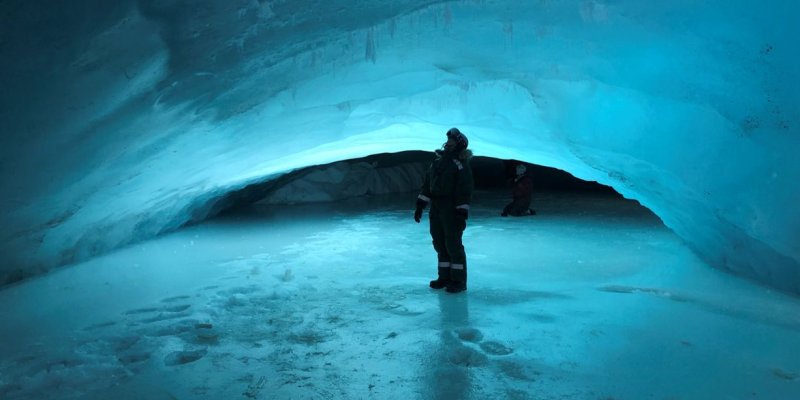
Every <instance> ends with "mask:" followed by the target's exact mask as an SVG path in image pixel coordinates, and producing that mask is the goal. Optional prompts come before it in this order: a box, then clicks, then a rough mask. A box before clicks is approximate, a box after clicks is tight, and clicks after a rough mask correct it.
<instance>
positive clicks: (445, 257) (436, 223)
mask: <svg viewBox="0 0 800 400" xmlns="http://www.w3.org/2000/svg"><path fill="white" fill-rule="evenodd" d="M428 219H429V220H430V230H431V238H432V239H433V249H434V250H436V257H437V259H438V260H439V267H438V273H439V276H438V277H437V278H436V279H435V280H432V281H431V282H430V287H432V288H434V289H441V288H443V287H445V286H447V284H448V283H449V282H450V266H451V264H450V255H449V254H448V252H447V246H446V245H445V233H444V226H443V224H442V219H441V212H440V210H439V206H438V205H437V204H436V203H435V201H434V202H432V204H431V211H430V214H428Z"/></svg>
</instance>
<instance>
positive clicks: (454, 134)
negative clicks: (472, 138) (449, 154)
mask: <svg viewBox="0 0 800 400" xmlns="http://www.w3.org/2000/svg"><path fill="white" fill-rule="evenodd" d="M467 146H469V140H468V139H467V136H466V135H464V134H463V133H461V131H459V130H458V128H450V129H449V130H448V131H447V142H446V143H445V144H444V148H445V150H452V151H455V152H459V151H462V150H465V149H466V148H467Z"/></svg>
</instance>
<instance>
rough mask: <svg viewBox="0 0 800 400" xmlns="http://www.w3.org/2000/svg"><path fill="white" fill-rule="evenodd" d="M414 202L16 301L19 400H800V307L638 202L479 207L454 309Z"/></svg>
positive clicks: (238, 237) (261, 235)
mask: <svg viewBox="0 0 800 400" xmlns="http://www.w3.org/2000/svg"><path fill="white" fill-rule="evenodd" d="M413 198H414V194H413V193H409V194H408V196H402V197H395V198H393V199H392V198H387V197H383V198H373V200H372V201H369V200H366V199H355V200H352V201H350V202H347V203H338V204H328V205H312V206H293V207H286V206H278V207H267V208H264V209H262V210H261V212H260V213H258V214H239V215H236V216H229V217H226V218H223V219H217V220H214V221H210V222H208V223H205V224H202V225H199V226H194V227H192V228H188V229H185V230H181V231H179V232H176V233H174V234H171V235H167V236H164V237H161V238H159V239H156V240H154V241H149V242H143V243H140V244H137V245H135V246H132V247H129V248H126V249H122V250H120V251H117V252H114V253H112V254H109V255H106V256H103V257H99V258H96V259H94V260H91V261H89V262H87V263H84V264H80V265H76V266H74V267H72V268H66V269H61V270H58V271H55V272H53V273H52V274H49V275H46V276H44V277H42V278H38V279H33V280H30V281H27V282H24V283H23V284H21V285H17V286H14V287H10V288H7V289H5V290H3V291H0V304H3V307H2V308H0V320H2V321H3V324H0V397H2V398H3V399H8V400H20V399H25V400H27V399H42V400H44V399H92V400H93V399H98V400H99V399H165V400H166V399H175V398H178V399H242V398H244V399H273V398H274V399H290V398H291V399H297V398H314V399H316V398H332V399H355V398H378V399H496V398H508V399H581V400H582V399H648V398H654V399H668V398H676V399H684V400H707V399H721V398H724V399H751V398H759V399H795V398H798V397H800V378H798V376H799V375H798V374H800V360H798V358H797V356H796V355H797V354H798V352H799V351H800V335H798V332H800V302H798V300H797V299H796V298H791V297H787V296H784V295H780V294H777V293H774V292H770V291H769V290H766V289H765V288H763V287H762V286H758V285H754V284H753V283H751V282H749V281H743V280H739V279H737V278H734V277H732V276H731V275H729V274H724V273H721V272H719V271H717V270H714V269H711V268H708V266H707V265H705V264H703V263H702V262H701V261H700V260H699V259H698V258H697V257H696V256H695V255H694V254H693V253H692V252H691V251H690V250H689V249H687V248H686V247H685V246H684V245H683V244H682V242H681V240H680V239H679V238H678V237H677V236H676V235H675V234H674V233H672V232H670V231H669V230H668V229H666V228H665V227H664V226H663V225H662V224H661V223H660V221H659V220H658V219H657V218H656V217H655V216H653V215H652V214H651V213H649V212H648V211H646V210H645V209H643V208H641V207H640V206H639V205H638V204H636V203H635V202H632V201H622V200H620V199H618V198H612V197H588V198H586V197H575V196H545V195H543V194H541V193H538V194H537V195H536V196H535V197H534V203H535V206H536V208H537V211H538V215H537V216H535V217H526V218H501V217H500V216H499V215H498V213H499V211H500V210H501V209H502V206H503V205H504V204H505V202H506V201H507V197H506V195H505V193H502V194H492V193H485V192H481V193H479V197H478V199H479V200H480V201H479V202H477V204H475V205H474V207H473V209H472V215H471V217H470V219H469V227H468V228H467V231H466V234H465V244H466V249H467V253H468V256H469V274H470V275H469V279H470V280H469V290H468V291H467V292H464V293H462V294H459V295H449V294H447V293H444V292H443V291H434V290H432V289H429V288H428V287H427V282H428V280H429V279H431V278H432V277H433V276H434V275H435V273H436V258H435V255H434V252H433V249H432V246H431V244H430V236H429V234H428V232H427V231H428V229H427V226H426V224H425V223H422V224H416V223H414V222H413V221H412V219H411V214H410V213H409V210H408V207H407V204H408V201H413ZM423 222H427V217H425V220H424V221H423ZM31 299H36V301H32V300H31Z"/></svg>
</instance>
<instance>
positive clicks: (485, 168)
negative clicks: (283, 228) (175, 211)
mask: <svg viewBox="0 0 800 400" xmlns="http://www.w3.org/2000/svg"><path fill="white" fill-rule="evenodd" d="M433 157H434V154H433V152H425V151H406V152H399V153H381V154H373V155H370V156H367V157H363V158H356V159H349V160H344V161H339V162H336V163H332V164H325V165H315V166H309V167H306V168H302V169H297V170H294V171H291V172H289V173H287V174H285V175H283V176H280V177H278V178H277V179H271V180H268V181H264V182H259V183H255V184H251V185H248V186H246V187H244V188H242V189H239V190H236V191H232V192H230V193H227V194H225V195H224V196H222V197H221V198H219V199H218V200H217V201H216V202H215V204H214V206H213V210H214V211H212V212H211V213H209V214H210V217H211V218H213V217H215V216H225V215H229V214H239V213H241V212H246V211H247V210H248V209H250V208H252V206H253V205H254V204H256V203H258V202H259V201H261V200H263V199H264V198H266V197H269V196H270V195H272V194H274V193H275V192H276V191H279V190H281V189H282V188H286V187H288V186H289V185H291V184H292V183H294V182H298V181H302V180H303V179H307V178H308V177H309V176H310V175H312V174H314V173H315V172H319V171H325V170H326V169H329V168H331V166H334V165H335V166H338V171H344V172H339V173H345V174H346V173H347V172H346V171H348V169H351V168H352V167H353V166H358V165H360V166H363V165H369V166H370V168H374V169H375V170H392V169H397V168H400V167H403V166H409V165H416V166H417V168H416V169H411V170H406V171H405V172H407V173H406V174H404V175H403V178H405V179H406V181H404V182H402V183H396V184H394V185H389V186H392V188H391V189H387V190H386V191H385V192H382V193H375V192H373V191H370V190H369V189H368V188H365V189H364V190H362V191H360V192H359V191H356V192H355V193H350V194H341V195H340V196H336V195H334V196H333V197H332V198H331V199H329V200H327V201H335V200H345V199H348V198H353V197H361V196H367V197H368V196H374V195H379V194H381V195H390V194H400V193H409V194H414V196H415V195H416V193H414V192H415V191H418V190H419V182H417V181H415V179H419V181H420V182H421V178H422V173H420V174H419V175H418V176H413V173H414V171H424V169H425V168H427V166H428V165H429V163H430V161H431V160H432V159H433ZM471 165H472V171H473V178H474V183H475V189H476V190H477V191H479V192H480V191H485V192H494V193H498V192H503V193H504V192H507V191H509V190H510V188H511V186H512V185H513V180H514V178H515V174H516V172H515V170H516V167H517V166H518V165H524V166H525V167H526V169H527V172H526V173H527V175H528V176H530V177H531V179H532V181H533V188H534V193H539V194H541V193H550V194H553V195H558V194H570V195H572V196H579V195H584V196H588V195H591V196H603V197H613V198H619V199H621V198H622V196H621V195H620V194H619V193H617V192H616V191H615V190H614V189H613V188H611V187H609V186H606V185H602V184H600V183H597V182H591V181H584V180H582V179H579V178H576V177H575V176H573V175H572V174H570V173H569V172H566V171H563V170H559V169H556V168H551V167H546V166H542V165H537V164H533V163H528V162H525V161H521V160H511V159H506V160H503V159H498V158H493V157H484V156H475V157H473V158H472V160H471ZM409 173H410V174H412V176H409ZM386 176H388V179H397V177H394V178H393V177H392V175H391V174H388V175H386ZM336 177H339V176H336ZM316 182H317V183H318V184H319V185H325V184H330V183H331V182H329V181H328V182H324V181H320V180H317V181H316ZM345 189H347V188H345ZM327 190H333V191H335V190H336V187H333V188H328V189H327ZM478 197H480V196H478ZM284 199H285V200H287V199H288V201H284V202H283V204H302V203H322V202H326V201H325V200H322V201H307V200H303V199H290V198H287V197H284ZM478 201H480V200H479V199H478ZM276 203H280V202H276ZM534 206H535V205H534ZM198 222H199V221H198Z"/></svg>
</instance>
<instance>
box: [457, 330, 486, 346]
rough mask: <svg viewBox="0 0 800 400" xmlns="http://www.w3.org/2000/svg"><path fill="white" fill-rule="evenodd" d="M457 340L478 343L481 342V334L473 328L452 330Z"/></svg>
mask: <svg viewBox="0 0 800 400" xmlns="http://www.w3.org/2000/svg"><path fill="white" fill-rule="evenodd" d="M453 332H455V334H456V336H458V338H459V339H461V340H463V341H465V342H472V343H478V342H480V341H481V340H483V332H481V331H479V330H478V329H475V328H469V327H465V328H456V329H454V330H453Z"/></svg>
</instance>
